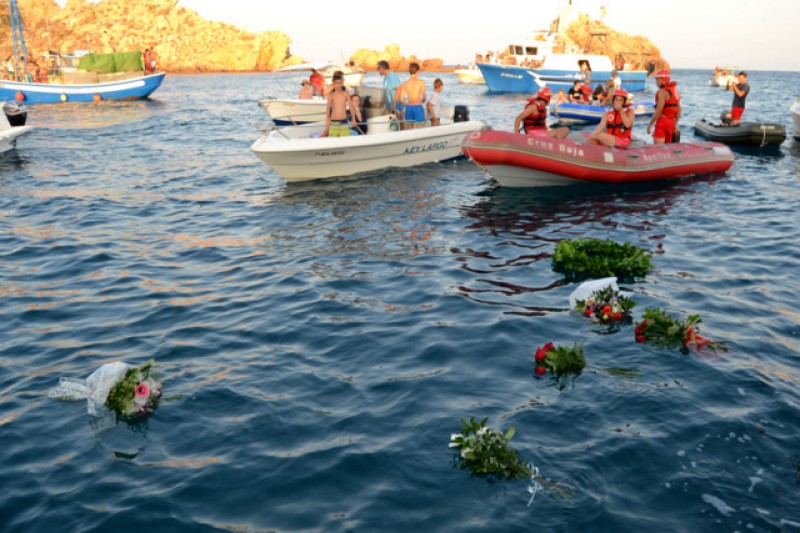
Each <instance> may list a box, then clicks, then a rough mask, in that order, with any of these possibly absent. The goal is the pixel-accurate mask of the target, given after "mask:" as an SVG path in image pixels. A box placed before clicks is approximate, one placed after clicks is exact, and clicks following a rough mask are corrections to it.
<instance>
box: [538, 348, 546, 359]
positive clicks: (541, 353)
mask: <svg viewBox="0 0 800 533" xmlns="http://www.w3.org/2000/svg"><path fill="white" fill-rule="evenodd" d="M546 357H547V352H545V351H544V349H542V348H537V349H536V360H537V361H544V360H545V358H546Z"/></svg>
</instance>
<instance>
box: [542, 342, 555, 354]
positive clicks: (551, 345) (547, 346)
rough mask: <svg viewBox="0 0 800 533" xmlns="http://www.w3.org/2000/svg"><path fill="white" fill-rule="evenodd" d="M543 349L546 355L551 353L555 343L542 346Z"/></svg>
mask: <svg viewBox="0 0 800 533" xmlns="http://www.w3.org/2000/svg"><path fill="white" fill-rule="evenodd" d="M542 349H543V350H544V353H547V352H549V351H551V350H552V349H553V343H552V342H548V343H547V344H545V345H544V346H542Z"/></svg>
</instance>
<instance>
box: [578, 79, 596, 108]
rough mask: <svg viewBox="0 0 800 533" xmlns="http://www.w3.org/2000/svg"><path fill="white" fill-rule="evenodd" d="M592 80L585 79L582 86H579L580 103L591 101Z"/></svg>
mask: <svg viewBox="0 0 800 533" xmlns="http://www.w3.org/2000/svg"><path fill="white" fill-rule="evenodd" d="M592 92H594V91H593V90H592V78H591V76H589V77H587V78H586V79H585V80H584V82H583V85H581V103H582V104H586V103H590V102H591V101H592Z"/></svg>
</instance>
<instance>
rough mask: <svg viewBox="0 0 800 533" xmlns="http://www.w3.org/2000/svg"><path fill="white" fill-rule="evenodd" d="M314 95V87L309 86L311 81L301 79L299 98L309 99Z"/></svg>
mask: <svg viewBox="0 0 800 533" xmlns="http://www.w3.org/2000/svg"><path fill="white" fill-rule="evenodd" d="M313 97H314V89H312V88H311V83H310V82H309V81H308V80H303V81H302V82H301V83H300V95H299V96H298V98H299V99H300V100H311V99H312V98H313Z"/></svg>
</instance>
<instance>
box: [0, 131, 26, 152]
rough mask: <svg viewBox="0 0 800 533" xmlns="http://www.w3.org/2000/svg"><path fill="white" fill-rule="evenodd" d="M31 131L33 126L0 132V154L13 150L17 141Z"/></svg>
mask: <svg viewBox="0 0 800 533" xmlns="http://www.w3.org/2000/svg"><path fill="white" fill-rule="evenodd" d="M31 131H33V126H14V127H10V128H8V129H4V130H2V131H0V154H5V153H6V152H8V151H10V150H13V149H14V148H16V146H17V139H19V138H20V137H22V136H23V135H26V134H28V133H30V132H31Z"/></svg>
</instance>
